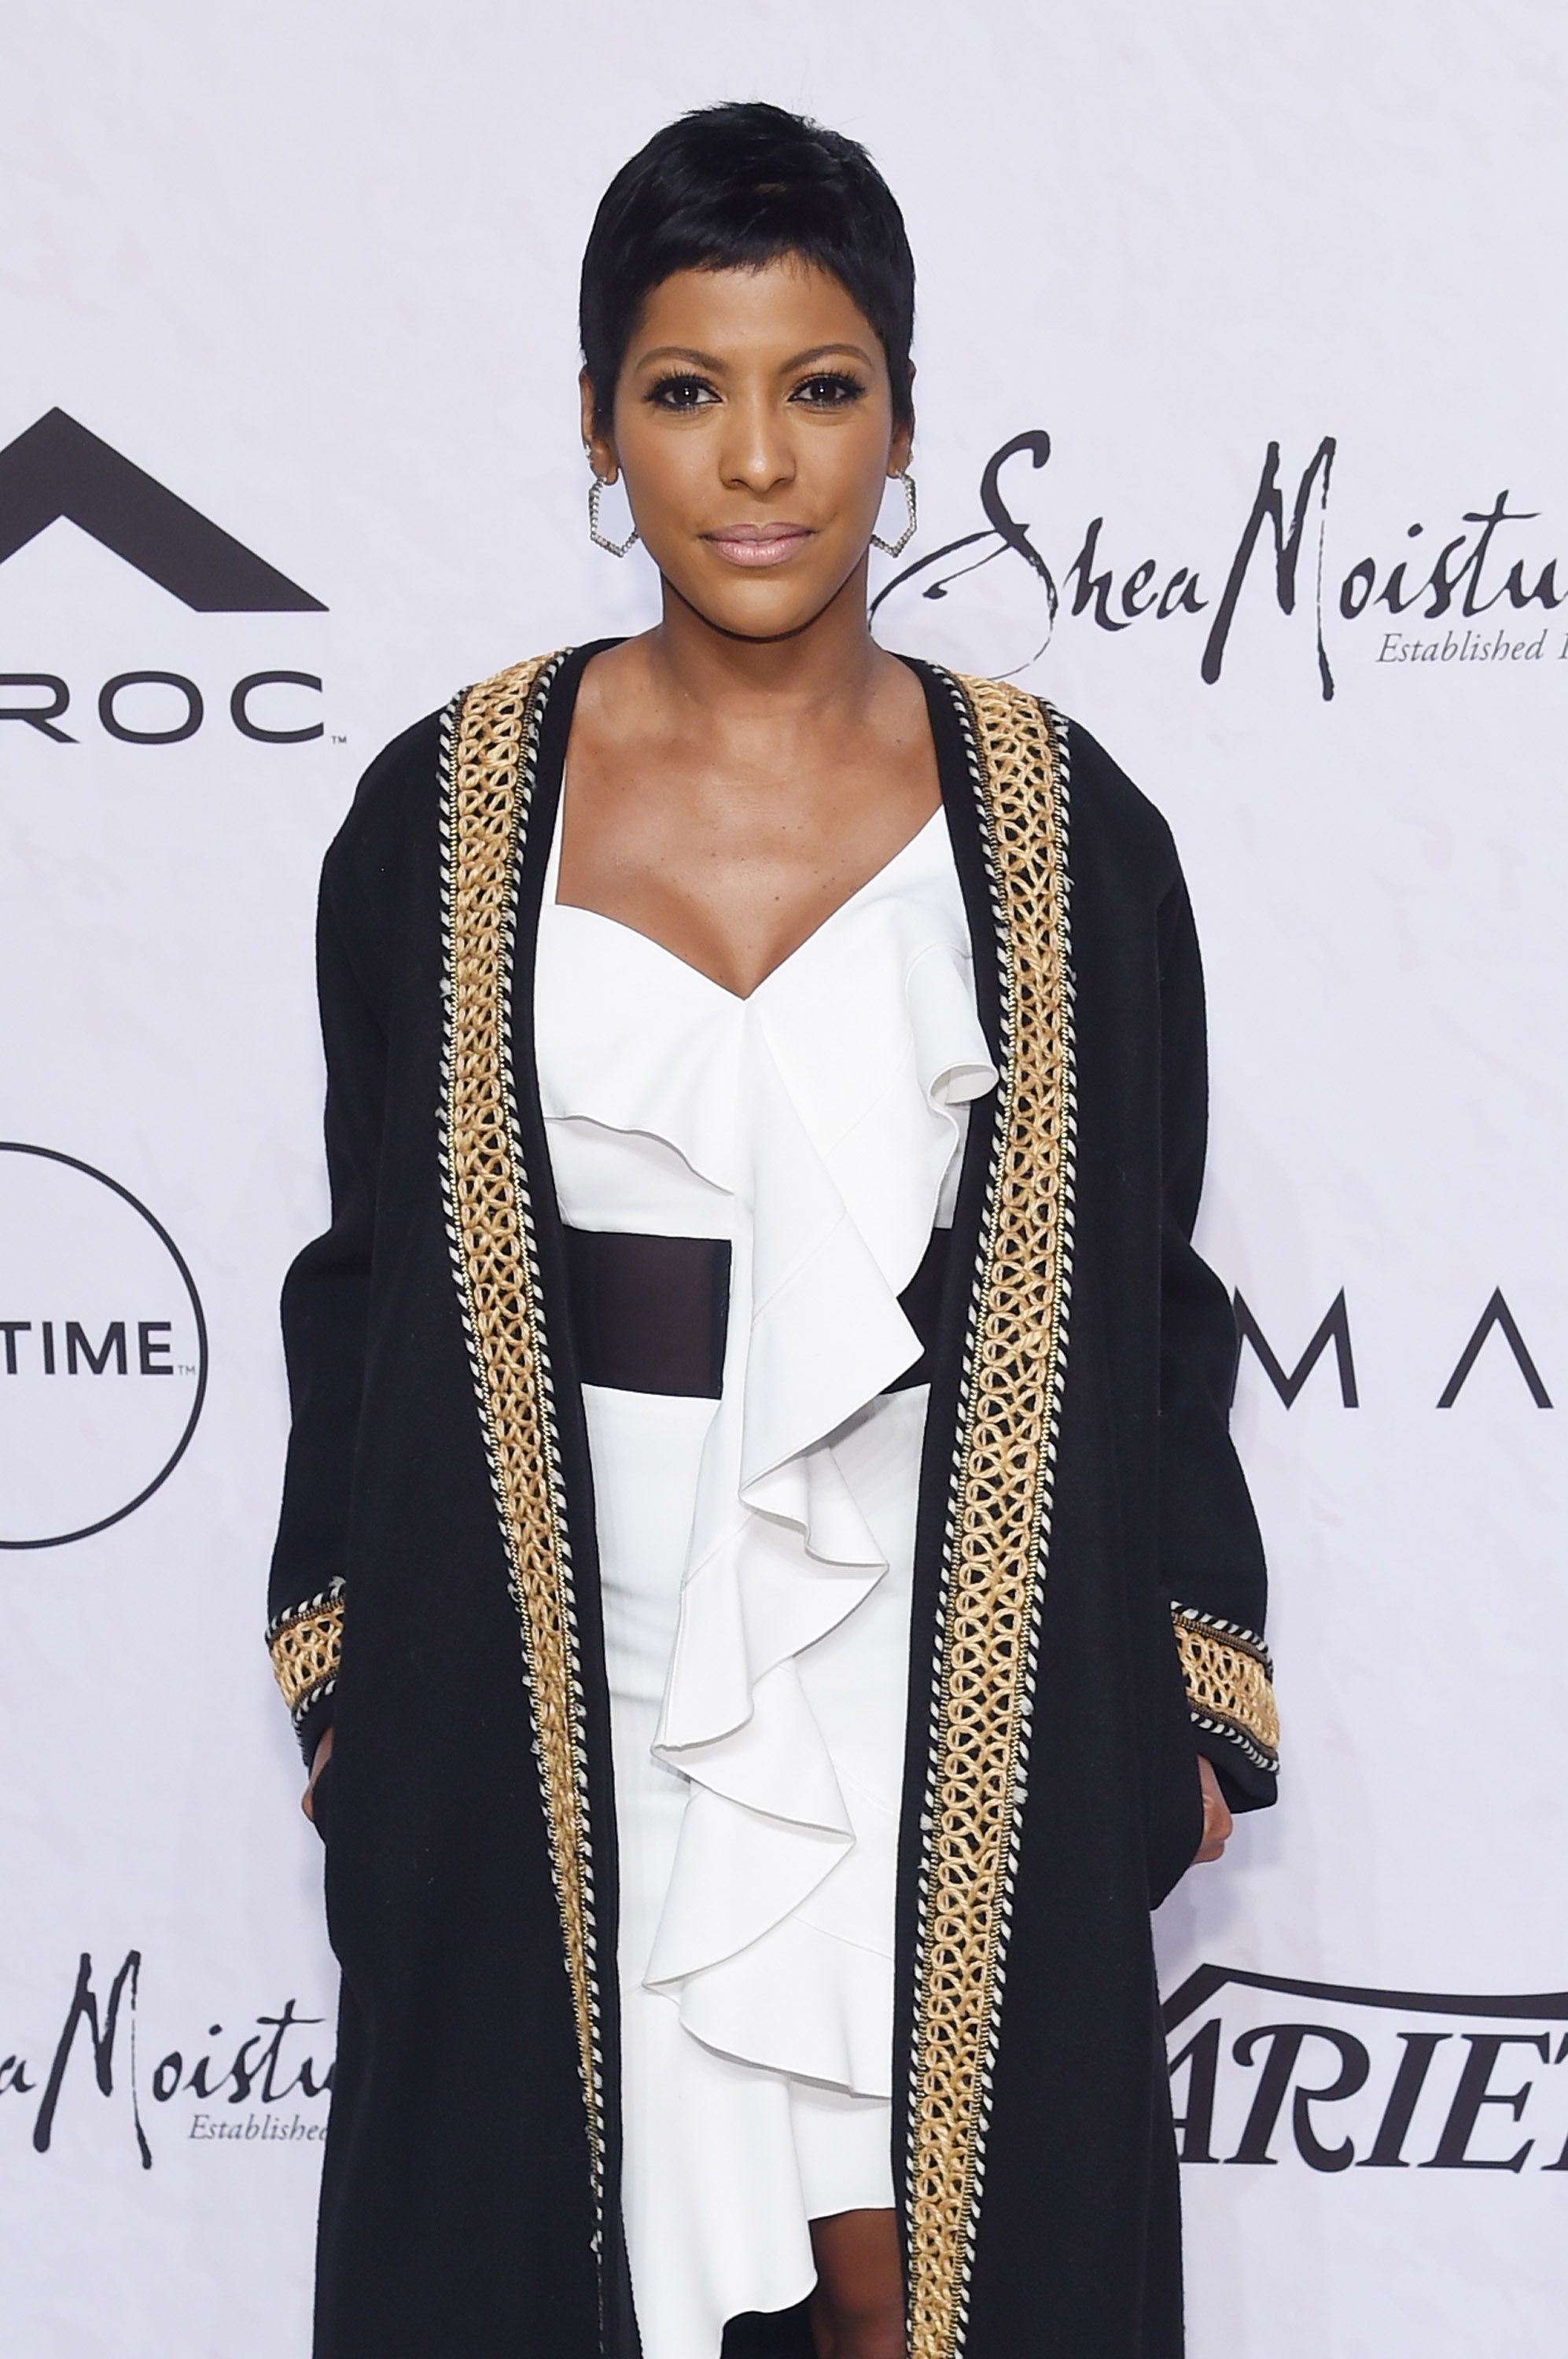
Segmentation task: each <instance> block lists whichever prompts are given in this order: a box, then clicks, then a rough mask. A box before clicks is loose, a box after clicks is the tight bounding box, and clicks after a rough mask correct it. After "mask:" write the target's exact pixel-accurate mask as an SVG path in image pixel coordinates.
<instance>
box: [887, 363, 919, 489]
mask: <svg viewBox="0 0 1568 2359" xmlns="http://www.w3.org/2000/svg"><path fill="white" fill-rule="evenodd" d="M914 389H915V364H914V363H913V361H911V362H910V363H909V396H910V398H911V400H912V398H913V395H914ZM914 447H915V413H914V410H913V408H911V409H910V411H909V418H908V419H907V421H906V422H905V423H904V424H903V425H901V426H895V427H894V429H893V440H892V442H891V444H890V446H889V448H888V451H887V473H889V474H890V475H901V474H902V473H903V472H904V470H905V468H906V467H907V466H908V465H909V458H910V454H911V452H912V451H913V450H914Z"/></svg>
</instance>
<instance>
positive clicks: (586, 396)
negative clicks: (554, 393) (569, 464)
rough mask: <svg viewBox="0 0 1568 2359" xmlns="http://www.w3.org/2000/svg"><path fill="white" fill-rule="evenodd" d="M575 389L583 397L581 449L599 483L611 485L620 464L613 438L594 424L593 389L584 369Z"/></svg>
mask: <svg viewBox="0 0 1568 2359" xmlns="http://www.w3.org/2000/svg"><path fill="white" fill-rule="evenodd" d="M577 389H578V392H579V393H580V394H581V396H582V397H583V449H584V451H586V452H587V453H588V463H589V465H590V466H591V467H592V468H593V473H595V474H596V475H597V476H598V478H599V480H600V482H601V483H604V484H613V483H614V482H615V477H616V476H617V475H618V474H619V473H620V472H621V462H620V461H619V459H618V458H617V457H616V456H615V441H614V440H613V438H612V437H611V436H610V435H608V434H605V433H603V432H601V430H600V429H599V428H598V427H597V426H596V425H595V423H594V418H593V411H594V402H593V386H592V385H590V383H589V381H588V372H587V370H586V369H584V370H583V373H582V375H580V376H579V377H578V380H577Z"/></svg>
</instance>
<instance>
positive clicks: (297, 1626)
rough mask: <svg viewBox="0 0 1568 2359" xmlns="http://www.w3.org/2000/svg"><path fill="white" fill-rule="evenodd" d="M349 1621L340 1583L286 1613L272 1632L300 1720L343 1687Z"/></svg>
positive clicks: (270, 1643)
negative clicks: (340, 1669) (345, 1619)
mask: <svg viewBox="0 0 1568 2359" xmlns="http://www.w3.org/2000/svg"><path fill="white" fill-rule="evenodd" d="M267 1647H268V1648H269V1650H270V1652H271V1655H272V1668H273V1670H274V1671H275V1672H276V1674H277V1677H278V1686H279V1687H280V1688H281V1689H282V1690H283V1701H284V1702H285V1703H286V1704H287V1705H288V1707H289V1711H290V1712H292V1713H293V1715H294V1718H295V1720H296V1722H298V1721H299V1720H301V1719H302V1718H303V1717H304V1714H305V1713H306V1712H308V1711H309V1710H310V1706H311V1705H312V1704H313V1703H319V1702H320V1701H321V1698H322V1697H323V1696H324V1695H330V1694H331V1693H332V1690H333V1688H334V1687H335V1686H336V1685H337V1678H338V1660H339V1658H340V1656H341V1655H342V1653H343V1590H342V1586H341V1584H339V1583H337V1582H334V1583H333V1585H332V1588H331V1589H326V1590H323V1591H322V1592H321V1595H320V1596H319V1597H308V1598H307V1599H306V1600H305V1602H304V1603H303V1604H302V1605H294V1606H291V1607H290V1608H289V1612H288V1613H287V1614H279V1615H278V1620H277V1621H276V1622H275V1623H274V1624H273V1625H272V1627H271V1629H270V1630H269V1631H268V1632H267Z"/></svg>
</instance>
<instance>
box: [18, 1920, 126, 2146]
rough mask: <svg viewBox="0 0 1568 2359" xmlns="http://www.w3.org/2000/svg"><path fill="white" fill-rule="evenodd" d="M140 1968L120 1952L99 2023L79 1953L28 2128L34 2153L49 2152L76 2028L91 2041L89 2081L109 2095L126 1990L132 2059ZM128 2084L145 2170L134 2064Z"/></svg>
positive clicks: (88, 1971) (87, 1960)
mask: <svg viewBox="0 0 1568 2359" xmlns="http://www.w3.org/2000/svg"><path fill="white" fill-rule="evenodd" d="M141 1964H142V1960H141V1951H139V1950H130V1951H127V1952H126V1955H125V1964H124V1965H123V1966H122V1967H121V1968H120V1971H119V1973H117V1974H116V1975H115V1976H114V1981H113V1983H112V1984H110V1986H109V2000H108V2005H107V2006H105V2008H104V2010H103V2020H102V2023H100V2020H99V2015H98V1999H97V1995H96V1994H95V1992H94V1991H93V1960H92V1958H91V1956H90V1955H89V1954H88V1952H87V1951H85V1950H84V1951H82V1962H81V1963H80V1965H79V1966H78V1968H77V1973H76V1988H75V1990H74V1991H73V1992H72V1994H71V2006H70V2007H69V2009H68V2010H67V2013H66V2018H65V2025H64V2028H63V2029H62V2030H61V2032H60V2044H59V2046H58V2047H57V2048H56V2049H55V2051H54V2061H53V2062H52V2064H51V2065H50V2066H49V2079H48V2080H47V2082H45V2083H44V2093H43V2095H42V2097H41V2098H40V2099H39V2101H38V2119H37V2120H36V2121H35V2122H34V2124H33V2145H34V2147H36V2148H37V2150H38V2153H39V2154H47V2153H48V2152H49V2139H50V2137H51V2136H52V2135H53V2131H54V2116H55V2108H56V2106H57V2105H58V2104H59V2103H60V2090H61V2088H62V2086H63V2085H64V2082H65V2072H66V2067H67V2065H68V2064H69V2063H70V2061H71V2049H72V2048H73V2047H74V2046H75V2044H76V2035H77V2032H78V2030H79V2029H80V2027H82V2024H85V2025H86V2026H87V2034H88V2038H90V2039H91V2041H92V2043H93V2077H94V2079H95V2080H96V2081H97V2083H98V2086H99V2088H100V2089H101V2090H102V2092H103V2095H104V2096H106V2097H109V2096H113V2094H114V2035H115V2033H116V2031H117V2029H118V2028H119V2021H120V2001H121V1999H122V1998H124V1997H125V1994H126V1992H127V1991H128V1992H129V1994H130V1997H129V2004H128V2006H127V2007H126V2015H127V2017H128V2019H129V2022H130V2027H131V2038H130V2048H131V2055H132V2057H133V2059H134V2058H135V2055H136V1979H137V1976H138V1975H139V1974H140V1973H141ZM130 2083H131V2120H132V2123H133V2124H134V2125H135V2128H136V2148H137V2151H138V2153H139V2154H140V2156H141V2158H142V2169H144V2170H150V2169H152V2148H151V2147H149V2146H148V2144H147V2136H146V2133H145V2132H144V2130H143V2128H142V2117H141V2109H140V2107H139V2105H138V2104H137V2103H136V2071H135V2069H134V2065H133V2069H132V2071H131V2075H130Z"/></svg>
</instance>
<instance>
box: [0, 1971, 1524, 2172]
mask: <svg viewBox="0 0 1568 2359" xmlns="http://www.w3.org/2000/svg"><path fill="white" fill-rule="evenodd" d="M143 1971H144V1961H143V1956H142V1953H141V1951H137V1950H132V1951H129V1952H128V1953H127V1954H126V1955H125V1958H124V1959H123V1960H122V1961H121V1962H119V1964H118V1965H117V1966H116V1967H115V1968H114V1971H113V1972H112V1973H111V1972H110V1971H108V1970H107V1969H104V1970H102V1971H100V1970H99V1969H98V1968H96V1967H95V1965H94V1962H93V1957H92V1955H91V1953H90V1952H87V1951H83V1952H82V1956H81V1958H80V1959H79V1961H78V1963H77V1969H76V1976H75V1982H74V1986H73V1987H71V1989H70V1991H69V1993H68V1994H67V1993H66V1992H65V1991H64V1990H63V1987H62V2004H61V2007H60V2015H59V2017H58V2018H57V2020H56V2022H55V2023H54V2024H52V2025H50V2026H49V2027H47V2028H46V2030H45V2033H44V2036H43V2037H42V2038H40V2039H39V2041H38V2044H37V2045H36V2047H34V2048H33V2049H30V2050H27V2049H26V2048H25V2043H24V2045H23V2046H20V2047H18V2046H13V2044H12V2041H11V2039H10V2038H7V2037H5V2036H0V2049H5V2050H6V2051H7V2052H6V2053H5V2054H4V2055H3V2056H0V2124H3V2123H5V2121H6V2120H10V2121H13V2122H15V2123H16V2125H18V2126H19V2127H23V2128H24V2129H25V2131H26V2133H27V2135H29V2136H30V2138H31V2142H32V2145H33V2147H34V2150H35V2152H37V2153H38V2154H40V2155H41V2154H48V2153H49V2151H50V2149H51V2147H54V2146H56V2145H57V2143H59V2142H60V2140H61V2139H62V2138H71V2139H76V2138H80V2137H82V2136H93V2137H95V2138H103V2137H105V2136H110V2137H113V2138H114V2140H116V2141H117V2142H118V2144H119V2146H120V2147H121V2150H122V2151H123V2152H124V2154H125V2158H126V2160H127V2161H128V2162H130V2163H131V2164H132V2167H133V2168H134V2167H135V2165H136V2162H138V2161H139V2163H140V2165H141V2168H142V2169H147V2170H150V2169H152V2168H153V2166H154V2161H155V2158H156V2150H157V2149H156V2146H155V2138H156V2136H157V2135H158V2131H159V2128H160V2125H162V2124H164V2123H168V2124H169V2125H170V2126H171V2128H172V2130H173V2134H174V2135H175V2136H178V2137H180V2139H181V2140H183V2141H186V2142H189V2143H192V2144H198V2145H202V2146H207V2147H222V2146H224V2145H233V2144H246V2145H249V2144H266V2145H269V2146H281V2145H288V2146H295V2147H308V2146H310V2145H311V2144H313V2143H314V2142H315V2141H317V2140H318V2139H320V2137H321V2135H322V2133H323V2129H324V2126H325V2119H326V2104H325V2099H326V2097H327V2094H328V2093H329V2091H330V2090H331V2087H332V2060H331V2054H330V2049H331V2044H332V2043H331V2030H330V2026H329V2023H328V2019H327V2016H326V2011H325V2010H324V2009H323V2010H322V2011H321V2012H320V2013H315V2014H303V2013H301V2012H300V2009H299V2006H298V2004H297V2002H296V2001H295V2000H294V1999H293V1998H289V1999H288V2000H286V2001H285V2002H284V2004H283V2005H282V2006H279V2007H278V2008H277V2009H276V2010H275V2011H272V2012H263V2011H261V2010H259V2009H258V2010H256V2012H255V2013H254V2014H252V2015H251V2016H250V2017H249V2018H248V2020H247V2021H244V2022H242V2023H238V2024H236V2023H235V2022H234V2021H233V2020H231V2021H230V2022H229V2023H228V2024H227V2025H225V2023H224V2022H223V2020H222V2019H221V2018H220V2019H218V2020H215V2021H207V2022H205V2023H199V2024H196V2025H193V2026H190V2027H187V2028H186V2029H185V2030H184V2031H183V2033H181V2032H180V2031H177V2030H174V2031H172V2033H171V2027H170V2026H169V2025H168V2024H167V2023H163V2024H158V2023H155V2022H154V2021H151V2020H147V2019H140V2020H138V2011H139V2009H140V2008H141V2006H142V1998H143V1994H142V1978H143ZM1164 2014H1165V2031H1166V2038H1167V2041H1168V2044H1169V2048H1170V2050H1171V2053H1170V2070H1171V2093H1172V2104H1173V2111H1174V2114H1175V2122H1176V2139H1177V2150H1178V2152H1179V2154H1180V2156H1181V2160H1182V2161H1183V2162H1184V2163H1187V2164H1189V2165H1194V2166H1199V2165H1205V2164H1214V2165H1227V2166H1241V2167H1250V2168H1253V2169H1281V2168H1283V2169H1287V2170H1289V2169H1306V2170H1311V2171H1317V2172H1340V2171H1345V2170H1350V2169H1363V2170H1410V2169H1416V2170H1485V2171H1491V2172H1497V2171H1502V2172H1504V2173H1506V2174H1508V2175H1511V2176H1513V2177H1516V2178H1517V2177H1519V2175H1520V2174H1522V2173H1524V2172H1526V2171H1532V2172H1533V2171H1540V2170H1544V2171H1562V2172H1568V2069H1565V2068H1568V1991H1553V1992H1547V1993H1544V1994H1540V1993H1531V1994H1527V1995H1522V1996H1519V1997H1514V1996H1502V1997H1497V1996H1491V1995H1487V1996H1482V1997H1462V1996H1450V1995H1444V1994H1434V1993H1432V1992H1423V1991H1386V1990H1358V1989H1355V1988H1352V1987H1350V1986H1348V1985H1346V1984H1338V1983H1316V1982H1301V1981H1297V1980H1294V1979H1291V1978H1288V1977H1285V1976H1281V1975H1272V1974H1261V1973H1243V1972H1241V1971H1239V1970H1237V1969H1234V1968H1230V1967H1225V1966H1207V1965H1206V1966H1200V1967H1199V1968H1198V1970H1197V1972H1196V1973H1193V1974H1192V1975H1190V1976H1189V1977H1188V1979H1187V1981H1186V1982H1184V1983H1183V1984H1181V1988H1180V1989H1179V1990H1177V1991H1175V1992H1173V1993H1172V1995H1171V1997H1170V1999H1169V2000H1168V2001H1167V2002H1166V2006H1165V2010H1164ZM99 2100H106V2101H107V2106H106V2108H105V2107H104V2106H103V2105H101V2104H100V2103H99V2102H98V2101H99Z"/></svg>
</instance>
